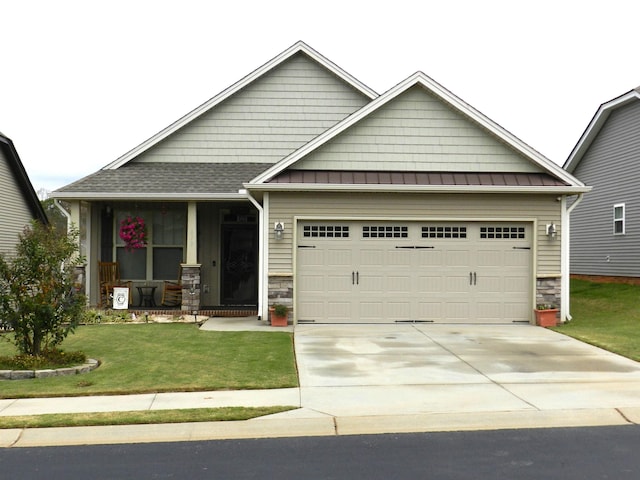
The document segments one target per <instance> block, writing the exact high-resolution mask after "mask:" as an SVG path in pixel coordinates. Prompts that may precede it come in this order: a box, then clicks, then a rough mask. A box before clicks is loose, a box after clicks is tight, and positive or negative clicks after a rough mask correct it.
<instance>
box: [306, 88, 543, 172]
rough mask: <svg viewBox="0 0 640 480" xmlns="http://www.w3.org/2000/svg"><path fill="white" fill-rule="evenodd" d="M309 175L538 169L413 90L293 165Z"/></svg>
mask: <svg viewBox="0 0 640 480" xmlns="http://www.w3.org/2000/svg"><path fill="white" fill-rule="evenodd" d="M295 168H296V169H310V170H405V171H432V172H433V171H435V172H437V171H463V172H474V171H483V172H539V171H541V169H540V168H539V167H537V166H535V165H534V164H533V163H532V162H530V161H528V160H526V159H525V158H524V157H522V156H521V155H519V154H518V153H516V152H515V151H514V150H512V149H511V148H509V147H507V146H506V145H505V144H504V143H502V142H501V141H499V140H498V139H497V138H496V137H495V136H493V135H491V134H490V133H489V132H487V131H486V130H484V129H482V128H480V127H479V126H478V125H476V124H475V123H473V122H472V121H470V120H469V119H468V118H467V117H465V116H464V115H462V114H461V113H459V112H458V111H456V110H453V109H452V108H451V107H449V106H448V105H446V104H444V103H443V102H442V101H440V100H439V99H437V98H435V97H434V96H432V95H431V94H430V93H429V92H427V91H426V90H425V89H424V88H422V87H420V86H415V87H413V88H411V89H409V90H407V91H406V92H404V93H403V94H401V95H399V96H398V97H397V98H395V99H393V100H391V101H390V102H389V103H388V104H387V105H384V106H383V107H381V108H380V109H378V110H377V111H375V112H374V113H372V114H371V115H370V116H368V117H367V118H365V119H363V120H361V121H360V122H358V123H357V124H356V125H354V126H352V127H351V128H349V129H347V130H346V131H344V132H342V133H341V134H340V135H338V136H337V137H336V138H334V139H332V140H331V141H330V142H328V143H327V144H326V145H323V146H322V147H321V148H319V149H318V150H316V151H314V152H313V153H311V154H310V155H309V156H307V157H306V158H305V159H303V160H302V161H300V162H298V163H297V164H296V165H295Z"/></svg>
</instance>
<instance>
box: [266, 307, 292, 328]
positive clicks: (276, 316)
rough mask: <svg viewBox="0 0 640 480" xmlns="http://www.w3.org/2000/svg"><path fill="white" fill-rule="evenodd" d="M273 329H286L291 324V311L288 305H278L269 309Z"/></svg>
mask: <svg viewBox="0 0 640 480" xmlns="http://www.w3.org/2000/svg"><path fill="white" fill-rule="evenodd" d="M269 313H270V315H271V326H272V327H286V326H287V325H288V323H289V309H288V308H287V306H286V305H281V304H276V305H273V306H272V307H270V308H269Z"/></svg>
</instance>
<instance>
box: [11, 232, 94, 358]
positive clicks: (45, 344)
mask: <svg viewBox="0 0 640 480" xmlns="http://www.w3.org/2000/svg"><path fill="white" fill-rule="evenodd" d="M77 238H78V232H77V231H72V232H70V233H69V234H68V235H65V234H61V233H60V232H59V231H57V230H56V229H55V228H54V227H52V226H45V225H43V224H41V223H39V222H35V221H34V222H32V223H31V225H30V226H29V227H27V228H25V229H24V231H23V232H22V234H21V235H20V236H19V242H18V244H17V245H16V253H15V255H0V318H1V319H2V320H3V321H4V322H6V323H8V324H9V326H10V327H11V328H12V329H13V331H14V338H15V344H16V346H17V347H18V350H19V351H20V352H21V353H24V354H27V355H33V356H40V355H41V353H43V352H44V351H46V350H50V349H54V348H55V347H56V346H57V345H59V344H60V343H61V342H62V341H63V340H64V339H65V338H66V336H67V335H68V334H69V333H70V332H72V331H73V330H74V329H75V327H76V326H77V325H78V321H79V318H80V315H81V313H82V311H83V309H84V306H85V296H84V295H82V294H80V293H79V292H78V291H77V290H76V288H75V287H74V283H73V273H74V272H73V270H74V267H75V266H77V265H79V264H80V263H81V259H80V258H79V257H78V256H77V251H78V246H77Z"/></svg>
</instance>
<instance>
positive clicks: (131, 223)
mask: <svg viewBox="0 0 640 480" xmlns="http://www.w3.org/2000/svg"><path fill="white" fill-rule="evenodd" d="M120 238H121V239H122V240H124V247H125V249H126V250H127V251H128V252H132V251H133V250H135V249H137V248H144V247H146V246H147V227H146V226H145V224H144V220H143V219H142V218H140V217H131V216H128V217H127V218H125V219H124V220H122V222H120Z"/></svg>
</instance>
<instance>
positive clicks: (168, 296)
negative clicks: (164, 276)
mask: <svg viewBox="0 0 640 480" xmlns="http://www.w3.org/2000/svg"><path fill="white" fill-rule="evenodd" d="M160 303H161V305H162V306H163V307H179V306H180V305H182V267H180V269H179V270H178V281H176V282H171V281H169V280H165V282H164V287H163V288H162V301H161V302H160Z"/></svg>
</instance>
